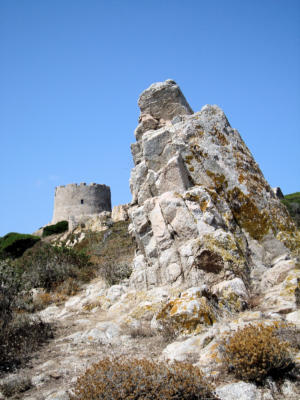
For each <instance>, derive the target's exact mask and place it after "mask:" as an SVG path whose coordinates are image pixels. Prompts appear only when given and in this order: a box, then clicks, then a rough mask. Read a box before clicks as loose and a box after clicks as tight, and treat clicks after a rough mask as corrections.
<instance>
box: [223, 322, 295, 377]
mask: <svg viewBox="0 0 300 400" xmlns="http://www.w3.org/2000/svg"><path fill="white" fill-rule="evenodd" d="M280 328H281V325H280V324H278V323H276V322H275V323H273V324H270V325H264V324H262V323H261V324H258V325H252V324H249V325H247V326H246V327H244V328H241V329H238V330H237V331H236V332H235V333H234V334H233V335H232V336H230V337H229V338H227V340H226V343H225V354H224V357H225V362H226V364H227V367H228V369H229V370H231V371H233V373H234V374H235V375H236V377H237V378H239V379H243V380H249V381H255V382H262V381H263V380H264V379H265V378H266V377H267V376H273V377H277V376H279V375H282V374H283V373H284V372H286V371H288V370H289V369H290V368H291V367H292V365H293V363H292V360H291V357H290V352H289V347H290V346H289V343H288V342H284V341H281V340H280V339H279V337H278V330H279V329H280Z"/></svg>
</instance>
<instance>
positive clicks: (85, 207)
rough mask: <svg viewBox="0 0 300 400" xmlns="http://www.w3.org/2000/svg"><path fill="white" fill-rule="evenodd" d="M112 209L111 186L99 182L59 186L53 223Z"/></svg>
mask: <svg viewBox="0 0 300 400" xmlns="http://www.w3.org/2000/svg"><path fill="white" fill-rule="evenodd" d="M102 211H111V198H110V187H109V186H106V185H100V184H97V183H91V184H90V185H87V184H86V183H80V184H79V185H77V184H76V183H71V184H69V185H66V186H57V187H56V188H55V197H54V213H53V219H52V224H56V223H57V222H59V221H63V220H65V221H69V220H70V219H73V220H74V219H75V220H76V219H79V218H80V217H82V216H92V215H95V214H99V213H101V212H102Z"/></svg>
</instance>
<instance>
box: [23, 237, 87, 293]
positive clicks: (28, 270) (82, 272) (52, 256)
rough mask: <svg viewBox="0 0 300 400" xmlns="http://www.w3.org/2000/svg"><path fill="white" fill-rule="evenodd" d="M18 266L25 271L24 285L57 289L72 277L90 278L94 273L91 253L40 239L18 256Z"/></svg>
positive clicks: (29, 287) (84, 279)
mask: <svg viewBox="0 0 300 400" xmlns="http://www.w3.org/2000/svg"><path fill="white" fill-rule="evenodd" d="M17 267H18V268H19V269H21V270H22V271H23V275H22V280H23V281H24V282H25V287H24V289H27V290H29V289H31V288H37V287H42V288H44V289H46V290H54V289H56V288H57V286H58V285H60V284H62V283H63V282H64V281H66V280H67V279H69V278H73V279H76V280H78V281H80V282H87V281H88V280H89V279H91V278H92V277H94V274H93V271H92V268H91V265H90V263H89V257H88V256H87V255H86V254H85V253H84V252H83V251H81V252H77V251H75V250H73V249H70V248H67V247H56V246H52V245H50V244H48V243H43V242H39V243H37V245H36V246H34V247H33V248H32V249H29V250H28V251H26V252H25V253H24V255H23V257H22V258H20V259H18V261H17Z"/></svg>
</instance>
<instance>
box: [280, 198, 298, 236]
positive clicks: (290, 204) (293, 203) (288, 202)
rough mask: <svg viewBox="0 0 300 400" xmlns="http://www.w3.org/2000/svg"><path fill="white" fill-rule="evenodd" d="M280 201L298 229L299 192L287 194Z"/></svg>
mask: <svg viewBox="0 0 300 400" xmlns="http://www.w3.org/2000/svg"><path fill="white" fill-rule="evenodd" d="M281 202H282V203H283V204H284V205H285V206H286V208H287V209H288V212H289V213H290V215H291V217H292V218H293V219H294V221H295V223H296V225H297V227H298V228H299V229H300V192H296V193H291V194H287V195H286V196H284V199H282V200H281Z"/></svg>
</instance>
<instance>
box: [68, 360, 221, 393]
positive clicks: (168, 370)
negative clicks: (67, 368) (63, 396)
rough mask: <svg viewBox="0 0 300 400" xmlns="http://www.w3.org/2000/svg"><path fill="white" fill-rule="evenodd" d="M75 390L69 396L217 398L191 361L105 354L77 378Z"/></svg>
mask: <svg viewBox="0 0 300 400" xmlns="http://www.w3.org/2000/svg"><path fill="white" fill-rule="evenodd" d="M74 393H75V394H74V396H71V399H72V400H98V399H99V400H100V399H101V400H111V399H114V400H125V399H126V400H138V399H140V400H161V399H166V400H167V399H168V400H173V399H174V400H175V399H176V400H179V399H181V400H197V399H198V400H200V399H203V400H204V399H208V398H209V399H211V400H214V399H217V397H216V396H215V395H214V394H213V392H212V389H211V387H209V385H208V384H207V383H206V382H205V381H204V379H203V376H202V374H201V372H200V370H199V369H198V368H196V367H193V365H192V364H187V363H174V364H172V365H168V364H165V363H158V362H157V363H156V362H153V361H149V360H146V359H139V360H138V359H118V360H111V359H109V358H105V359H104V360H101V361H100V362H98V363H97V364H94V365H92V367H91V368H89V369H88V370H87V371H86V372H85V374H84V375H83V376H81V377H80V378H79V379H78V381H77V384H76V388H75V390H74Z"/></svg>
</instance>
